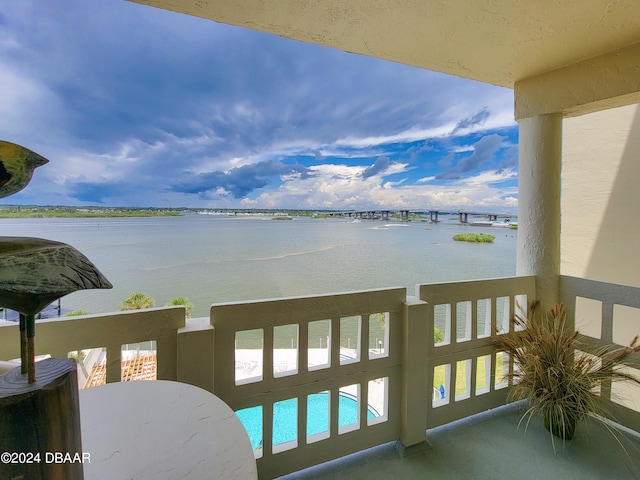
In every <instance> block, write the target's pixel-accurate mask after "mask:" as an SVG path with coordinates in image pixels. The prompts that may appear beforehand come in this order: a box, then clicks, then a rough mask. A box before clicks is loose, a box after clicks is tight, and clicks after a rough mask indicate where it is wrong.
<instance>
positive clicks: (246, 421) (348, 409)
mask: <svg viewBox="0 0 640 480" xmlns="http://www.w3.org/2000/svg"><path fill="white" fill-rule="evenodd" d="M338 398H339V405H338V425H339V426H340V427H345V426H347V425H351V424H354V423H357V421H358V402H357V401H356V400H355V399H353V398H351V397H349V396H347V395H344V394H340V395H339V397H338ZM307 399H308V400H307V436H311V435H315V434H317V433H322V432H326V431H327V430H329V394H328V393H327V392H321V393H314V394H313V395H309V396H308V397H307ZM297 410H298V402H297V400H296V399H295V398H291V399H289V400H284V401H282V402H278V403H276V404H274V406H273V445H278V444H280V443H285V442H290V441H293V440H296V437H297V425H296V418H297V413H298V411H297ZM236 415H237V416H238V418H239V419H240V421H241V422H242V424H243V425H244V428H245V429H246V430H247V433H248V434H249V438H250V440H251V446H252V447H253V449H254V450H255V449H256V448H258V447H259V446H260V445H261V444H262V407H252V408H245V409H244V410H238V411H237V412H236ZM376 416H377V414H376V412H375V411H374V410H373V409H372V408H369V409H368V411H367V418H375V417H376Z"/></svg>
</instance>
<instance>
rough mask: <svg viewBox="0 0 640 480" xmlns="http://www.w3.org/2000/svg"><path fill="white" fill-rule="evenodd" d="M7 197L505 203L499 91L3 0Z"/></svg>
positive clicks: (225, 204) (505, 105)
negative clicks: (24, 157) (18, 166)
mask: <svg viewBox="0 0 640 480" xmlns="http://www.w3.org/2000/svg"><path fill="white" fill-rule="evenodd" d="M0 85H2V88H0V139H3V140H8V141H11V142H14V143H19V144H21V145H24V146H26V147H28V148H30V149H32V150H34V151H36V152H37V153H39V154H41V155H43V156H45V157H47V158H48V159H49V160H50V163H49V164H47V165H46V166H43V167H41V168H39V169H38V170H36V173H35V174H34V179H33V181H32V182H31V184H29V186H28V187H27V188H26V189H25V190H23V191H22V192H20V193H18V194H15V195H13V196H10V197H6V198H4V199H2V200H0V203H4V204H40V205H103V206H140V207H144V206H157V207H178V206H186V207H212V208H304V209H323V208H326V209H351V208H372V207H389V208H400V207H403V208H410V209H429V208H442V209H446V208H450V209H483V210H487V209H488V210H495V211H499V212H515V211H516V210H517V161H518V152H517V141H518V128H517V124H516V122H515V121H514V119H513V92H512V91H511V90H509V89H505V88H500V87H494V86H490V85H485V84H481V83H477V82H472V81H469V80H464V79H460V78H456V77H451V76H446V75H442V74H439V73H435V72H429V71H425V70H420V69H417V68H414V67H409V66H406V65H400V64H395V63H391V62H387V61H383V60H378V59H374V58H368V57H364V56H360V55H354V54H350V53H345V52H342V51H339V50H333V49H330V48H326V47H321V46H317V45H312V44H306V43H302V42H298V41H293V40H288V39H283V38H280V37H277V36H273V35H267V34H264V33H259V32H254V31H251V30H246V29H241V28H238V27H232V26H228V25H222V24H218V23H215V22H211V21H207V20H203V19H198V18H194V17H189V16H185V15H181V14H177V13H172V12H167V11H163V10H159V9H154V8H150V7H145V6H141V5H137V4H131V3H128V2H125V1H124V0H101V1H100V2H95V1H91V2H87V1H86V0H56V1H54V2H50V1H42V0H20V1H15V0H0Z"/></svg>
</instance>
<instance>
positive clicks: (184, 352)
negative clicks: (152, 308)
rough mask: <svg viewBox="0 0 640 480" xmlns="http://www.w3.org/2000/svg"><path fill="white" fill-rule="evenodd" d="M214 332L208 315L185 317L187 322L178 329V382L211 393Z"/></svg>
mask: <svg viewBox="0 0 640 480" xmlns="http://www.w3.org/2000/svg"><path fill="white" fill-rule="evenodd" d="M214 334H215V331H214V328H213V326H211V324H210V323H209V318H208V317H205V318H202V319H199V318H190V319H187V324H186V325H185V326H184V327H182V328H180V329H179V330H178V355H177V356H178V358H177V362H178V369H177V370H178V372H177V373H178V378H177V380H178V381H179V382H183V383H188V384H190V385H195V386H196V387H200V388H203V389H205V390H208V391H209V392H212V393H213V345H214Z"/></svg>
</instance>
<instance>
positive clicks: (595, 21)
mask: <svg viewBox="0 0 640 480" xmlns="http://www.w3.org/2000/svg"><path fill="white" fill-rule="evenodd" d="M130 1H133V2H136V3H141V4H146V5H150V6H154V7H158V8H162V9H167V10H172V11H175V12H180V13H185V14H188V15H193V16H197V17H202V18H206V19H210V20H213V21H216V22H221V23H226V24H231V25H237V26H240V27H246V28H250V29H254V30H259V31H263V32H268V33H272V34H275V35H279V36H282V37H287V38H291V39H295V40H300V41H304V42H310V43H316V44H320V45H325V46H329V47H333V48H337V49H340V50H344V51H347V52H352V53H357V54H362V55H368V56H372V57H377V58H381V59H385V60H390V61H393V62H399V63H403V64H408V65H413V66H415V67H419V68H424V69H428V70H433V71H437V72H442V73H446V74H450V75H456V76H459V77H464V78H469V79H473V80H477V81H480V82H485V83H490V84H493V85H498V86H502V87H508V88H514V87H515V86H516V85H517V84H519V83H523V82H524V84H525V85H524V86H523V88H522V89H520V91H522V92H527V91H529V90H531V91H537V90H539V88H540V85H544V82H542V83H541V82H537V81H536V82H534V83H535V85H533V87H534V88H532V89H529V88H528V85H527V82H528V80H529V79H537V78H545V76H548V74H550V73H551V72H557V71H562V70H564V69H568V68H570V67H572V66H574V65H580V64H584V65H588V61H589V60H590V59H593V58H597V57H600V58H604V56H605V55H608V54H612V53H614V52H618V51H624V52H627V54H626V57H625V58H627V60H626V62H627V63H626V64H625V66H624V68H625V69H626V70H625V71H626V72H627V73H629V72H630V74H631V76H632V78H630V79H628V81H627V82H626V83H625V84H624V85H622V86H621V87H620V89H619V90H620V91H617V90H616V89H615V88H610V89H609V90H616V91H615V92H614V94H615V95H617V96H620V97H621V96H624V95H628V94H629V93H637V92H638V91H640V71H638V70H637V69H636V67H638V68H639V69H640V0H610V1H605V0H130ZM633 45H636V46H637V47H638V48H636V49H632V50H631V51H632V52H638V53H637V55H638V58H635V55H636V54H635V53H632V54H631V56H630V57H629V54H628V52H629V50H628V47H629V46H633ZM625 49H626V50H625ZM603 62H604V63H605V64H607V62H608V60H604V61H601V62H600V63H603ZM629 62H630V63H629ZM619 70H620V68H619V66H618V65H614V67H613V71H612V72H609V76H614V77H615V75H616V71H619ZM572 72H573V73H572V75H574V78H577V79H579V77H580V76H582V75H583V73H584V72H582V71H580V70H579V69H578V70H576V69H575V68H574V69H573V70H572ZM586 72H587V73H588V70H587V71H586ZM636 73H638V77H637V78H636V79H634V78H633V76H634V75H636ZM576 75H577V76H576ZM601 83H602V80H601V79H597V78H596V79H594V80H593V81H592V82H586V83H585V84H584V85H582V86H581V87H580V88H581V89H582V91H584V92H585V94H586V96H585V97H584V98H580V99H576V104H577V105H578V106H579V105H580V104H582V103H585V102H588V101H589V98H590V96H594V95H592V90H593V89H598V88H599V85H601ZM634 85H635V86H634ZM576 91H578V90H576ZM516 93H518V90H517V92H516ZM581 95H584V94H581ZM606 95H610V93H609V92H607V93H606ZM522 96H523V97H526V93H523V94H522ZM565 97H566V95H565ZM595 97H598V95H597V94H596V95H595ZM634 98H635V97H634ZM567 101H568V100H567V98H564V99H562V101H560V100H559V103H562V102H565V103H566V102H567ZM569 101H573V100H572V99H569ZM525 103H527V110H526V112H524V113H523V114H524V115H531V114H536V112H535V111H531V108H530V105H532V104H533V103H535V102H525ZM545 108H547V107H545ZM549 108H551V107H549ZM571 108H573V113H579V110H580V109H579V108H576V107H573V106H572V107H571ZM517 110H518V108H517V106H516V117H517V116H518V112H517ZM538 113H544V111H542V112H538Z"/></svg>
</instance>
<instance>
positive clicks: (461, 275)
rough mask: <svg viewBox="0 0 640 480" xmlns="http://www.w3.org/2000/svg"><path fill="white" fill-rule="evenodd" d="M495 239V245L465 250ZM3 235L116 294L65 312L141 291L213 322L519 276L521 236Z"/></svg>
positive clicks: (218, 222)
mask: <svg viewBox="0 0 640 480" xmlns="http://www.w3.org/2000/svg"><path fill="white" fill-rule="evenodd" d="M467 232H474V233H489V234H491V235H494V236H495V237H496V239H495V242H494V243H492V244H472V243H466V242H455V241H454V240H452V237H453V236H454V235H455V234H457V233H467ZM0 235H3V236H24V237H40V238H47V239H50V240H58V241H62V242H65V243H68V244H70V245H72V246H74V247H75V248H77V249H78V250H80V251H81V252H82V253H84V254H85V255H86V256H87V257H88V258H89V259H90V260H91V261H92V262H93V263H94V264H95V265H96V266H97V267H98V268H99V269H100V270H101V271H102V273H104V274H105V276H106V277H107V278H108V279H109V281H110V282H111V283H112V284H113V289H111V290H85V291H80V292H75V293H73V294H70V295H68V296H66V297H63V299H62V307H63V309H65V310H87V311H89V312H91V313H104V312H113V311H117V310H119V309H120V306H121V304H122V301H123V300H124V299H125V298H126V297H127V296H129V295H130V294H131V293H132V292H134V291H141V292H143V293H146V294H148V295H150V296H152V297H153V298H154V299H155V301H156V306H161V305H164V304H165V303H166V302H167V301H168V300H169V299H171V298H173V297H178V296H183V297H187V298H189V299H190V300H191V302H192V303H193V304H194V310H193V312H192V316H194V317H199V316H208V315H209V308H210V306H211V304H212V303H217V302H229V301H239V300H254V299H263V298H276V297H289V296H298V295H311V294H325V293H339V292H347V291H354V290H366V289H372V288H387V287H406V288H407V289H408V292H409V294H413V293H414V287H415V285H416V284H421V283H433V282H444V281H458V280H473V279H481V278H495V277H505V276H511V275H515V263H516V236H517V231H515V230H509V229H504V228H490V227H486V228H480V227H470V226H462V225H458V224H457V223H456V222H454V221H444V222H441V223H438V224H430V223H425V222H416V221H414V222H409V223H400V222H393V221H379V220H363V221H360V222H354V221H353V220H351V219H313V218H307V217H296V218H294V219H293V220H291V221H274V220H272V219H271V217H267V216H256V217H249V216H226V215H195V214H191V215H185V216H182V217H151V218H87V219H81V218H80V219H76V218H74V219H49V218H43V219H17V220H16V219H11V220H0Z"/></svg>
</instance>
